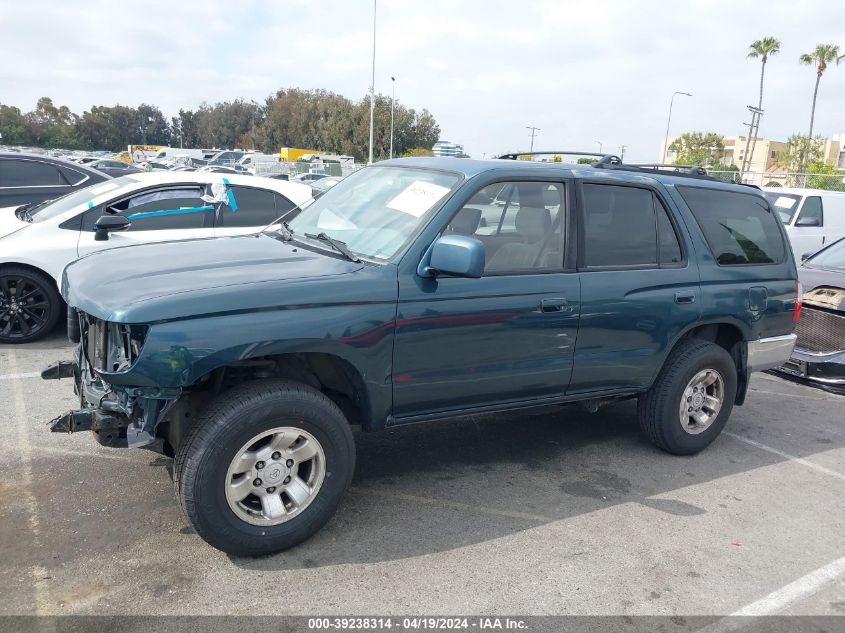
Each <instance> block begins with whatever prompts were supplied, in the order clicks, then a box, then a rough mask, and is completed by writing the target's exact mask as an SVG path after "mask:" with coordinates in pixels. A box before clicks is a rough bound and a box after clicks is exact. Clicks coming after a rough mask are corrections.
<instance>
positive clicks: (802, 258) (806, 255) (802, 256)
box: [801, 253, 813, 264]
mask: <svg viewBox="0 0 845 633" xmlns="http://www.w3.org/2000/svg"><path fill="white" fill-rule="evenodd" d="M812 256H813V253H804V254H803V255H801V263H802V264H803V263H804V262H806V261H807V260H808V259H810V258H811V257H812Z"/></svg>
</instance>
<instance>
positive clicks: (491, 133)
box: [0, 0, 845, 162]
mask: <svg viewBox="0 0 845 633" xmlns="http://www.w3.org/2000/svg"><path fill="white" fill-rule="evenodd" d="M0 16H2V19H0V51H2V58H3V60H4V63H3V64H2V65H0V103H4V104H9V105H15V106H18V107H20V108H21V109H22V110H25V111H26V110H31V109H33V108H34V107H35V102H36V101H37V99H38V98H39V97H41V96H50V97H52V98H53V101H54V103H55V104H57V105H67V106H68V107H69V108H71V110H73V111H75V112H78V113H81V112H82V111H83V110H86V109H89V108H90V107H91V106H92V105H113V104H115V103H120V104H123V105H131V106H136V105H138V104H139V103H142V102H146V103H151V104H155V105H158V106H159V107H160V108H161V109H162V110H163V111H164V113H165V115H167V116H172V115H174V114H176V113H177V112H178V110H179V109H180V108H195V107H197V106H198V105H199V104H200V103H202V102H204V101H205V102H208V103H214V102H216V101H224V100H233V99H235V98H239V97H240V98H244V99H246V100H251V99H254V100H256V101H258V102H263V101H264V99H266V97H267V96H268V95H270V94H272V93H273V92H275V91H276V90H278V89H280V88H290V87H299V88H303V89H325V90H329V91H332V92H336V93H340V94H342V95H345V96H347V97H349V98H352V99H361V98H363V97H364V96H365V95H366V94H367V92H368V91H369V86H370V83H371V76H372V75H371V73H372V55H373V48H372V46H373V1H372V0H223V1H220V0H203V1H202V2H194V1H193V0H178V1H177V0H168V1H162V0H144V1H143V2H119V1H111V0H99V1H97V0H88V1H80V0H52V1H44V0H27V1H24V2H21V1H20V0H0ZM768 35H771V36H775V37H777V38H778V39H780V40H781V42H782V45H781V51H780V53H779V54H778V55H777V56H774V57H772V58H771V59H770V61H769V63H768V64H767V66H766V86H765V95H764V103H763V108H764V110H765V115H764V116H763V119H762V123H761V126H760V135H761V136H763V137H766V138H773V139H776V140H785V139H786V137H787V136H789V135H790V134H793V133H805V134H806V132H807V130H808V127H809V119H810V106H811V101H812V92H813V84H814V82H815V72H814V70H813V69H812V68H810V67H807V66H802V65H800V64H799V63H798V57H799V55H800V54H802V53H806V52H811V51H812V50H813V49H814V48H815V46H816V44H819V43H828V44H839V45H840V46H841V47H842V51H843V53H845V2H841V1H834V0H828V1H820V2H814V1H812V0H801V1H800V2H798V1H796V0H791V1H780V0H768V1H750V0H749V1H746V0H743V1H741V2H731V3H725V2H712V0H710V1H706V2H697V1H695V2H692V1H683V0H674V1H669V2H662V1H648V0H639V1H637V2H633V1H630V2H629V1H622V0H603V1H600V2H599V1H588V0H582V1H580V2H572V1H569V0H510V1H505V0H486V1H485V0H377V21H376V60H375V88H376V92H380V93H383V94H386V95H390V93H391V79H390V78H391V76H394V77H396V81H395V89H396V99H397V101H398V102H401V103H402V104H404V105H406V106H408V107H412V108H417V109H421V108H428V109H429V110H430V111H431V112H432V113H433V114H434V116H435V117H436V119H437V121H438V123H439V124H440V127H441V130H442V132H441V138H443V139H444V140H449V141H452V142H456V143H462V144H463V145H464V146H465V150H466V152H467V153H469V154H470V155H472V156H473V157H474V158H483V157H485V156H486V157H488V158H489V157H490V156H492V155H496V154H499V153H503V152H506V151H516V150H526V149H528V146H529V137H528V134H529V131H528V130H527V129H526V126H536V127H538V128H540V129H539V131H538V132H537V136H536V139H535V141H534V149H535V150H579V151H598V150H599V143H601V149H602V151H604V152H613V153H619V151H620V147H621V146H622V145H625V146H626V150H625V159H626V162H637V161H643V162H644V161H655V160H657V159H658V158H659V151H660V143H661V141H662V139H663V136H664V134H665V132H666V123H667V115H668V110H669V100H670V97H671V95H672V93H673V92H674V91H684V92H689V93H692V95H693V96H692V97H683V96H679V97H676V98H675V105H674V109H673V113H672V121H671V134H673V135H674V134H678V133H681V132H684V131H714V132H718V133H720V134H723V135H726V136H732V135H738V134H742V133H743V130H744V129H745V128H744V127H743V125H742V123H743V122H747V121H748V120H749V118H748V113H747V110H746V109H745V106H746V105H749V104H755V105H756V103H757V98H758V87H759V75H760V63H759V61H758V60H752V59H746V54H747V52H748V45H749V44H750V43H751V42H752V41H754V40H756V39H759V38H761V37H764V36H768ZM815 131H816V132H817V133H818V134H822V135H826V136H829V135H832V134H840V133H845V60H844V61H843V63H842V64H841V65H840V66H839V67H838V68H837V67H832V68H829V69H828V71H827V73H825V75H824V77H823V78H822V80H821V86H820V89H819V97H818V105H817V109H816V122H815Z"/></svg>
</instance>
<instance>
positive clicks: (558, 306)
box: [540, 298, 569, 312]
mask: <svg viewBox="0 0 845 633" xmlns="http://www.w3.org/2000/svg"><path fill="white" fill-rule="evenodd" d="M568 307H569V302H567V300H566V299H564V298H558V299H542V300H541V301H540V312H561V311H562V310H564V309H565V308H568Z"/></svg>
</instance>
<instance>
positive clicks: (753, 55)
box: [742, 37, 780, 172]
mask: <svg viewBox="0 0 845 633" xmlns="http://www.w3.org/2000/svg"><path fill="white" fill-rule="evenodd" d="M750 49H751V50H749V52H748V58H749V59H759V60H760V98H759V100H758V101H757V107H758V108H759V109H760V110H762V109H763V79H764V77H765V76H766V62H767V61H769V57H770V56H772V55H777V54H778V53H779V52H780V41H779V40H778V39H777V38H774V37H764V38H762V39H759V40H756V41H754V42H751V46H750ZM749 142H751V152H749V151H748V144H749ZM756 147H757V134H756V132H755V134H754V140H753V141H751V135H750V134H749V135H748V138H747V139H746V141H745V158H744V159H743V161H742V171H743V172H744V171H745V166H746V165H747V164H750V163H751V157H752V156H753V155H754V149H755V148H756Z"/></svg>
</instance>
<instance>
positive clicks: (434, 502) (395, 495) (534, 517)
mask: <svg viewBox="0 0 845 633" xmlns="http://www.w3.org/2000/svg"><path fill="white" fill-rule="evenodd" d="M350 492H352V493H361V494H373V495H379V496H382V497H388V498H391V499H398V500H400V501H413V502H414V503H424V504H426V505H430V506H437V507H441V508H450V509H453V510H468V511H471V512H481V513H482V514H492V515H494V516H500V517H507V518H509V519H523V520H526V521H535V522H537V523H552V522H554V521H557V520H558V519H557V518H554V517H547V516H543V515H540V514H529V513H527V512H518V511H515V510H500V509H498V508H489V507H487V506H477V505H473V504H471V503H461V502H460V501H448V500H446V499H435V498H434V497H424V496H421V495H412V494H407V493H404V492H394V491H391V490H379V489H378V488H360V487H355V486H353V487H352V488H350Z"/></svg>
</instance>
